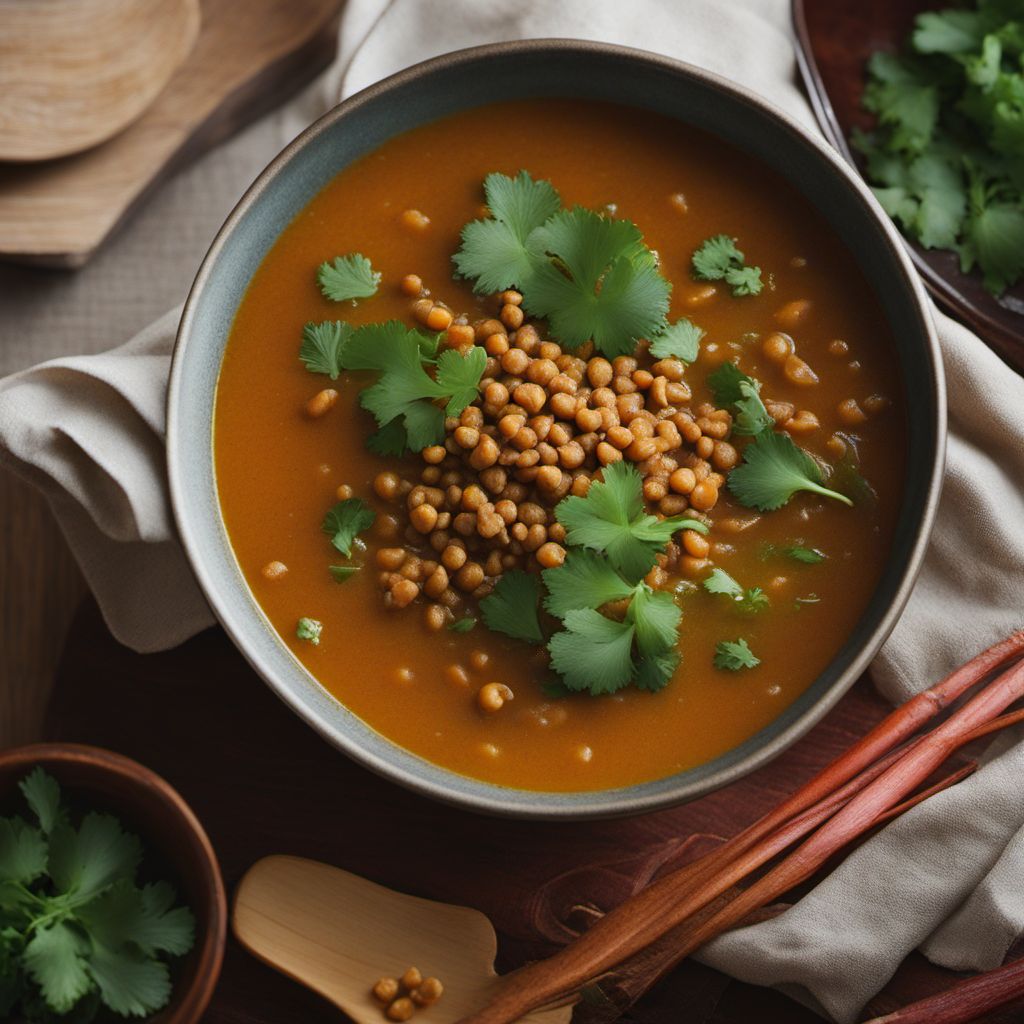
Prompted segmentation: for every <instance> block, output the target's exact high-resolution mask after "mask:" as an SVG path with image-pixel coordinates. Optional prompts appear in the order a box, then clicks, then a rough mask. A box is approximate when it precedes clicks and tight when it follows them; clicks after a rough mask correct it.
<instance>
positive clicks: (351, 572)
mask: <svg viewBox="0 0 1024 1024" xmlns="http://www.w3.org/2000/svg"><path fill="white" fill-rule="evenodd" d="M327 569H328V571H329V572H330V574H331V579H332V580H334V582H335V583H344V582H345V581H346V580H350V579H352V577H353V576H355V574H356V573H357V572H359V566H358V565H329V566H328V567H327Z"/></svg>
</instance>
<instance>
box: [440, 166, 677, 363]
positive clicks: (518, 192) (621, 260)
mask: <svg viewBox="0 0 1024 1024" xmlns="http://www.w3.org/2000/svg"><path fill="white" fill-rule="evenodd" d="M484 190H485V193H486V198H487V204H488V207H489V208H490V211H491V215H492V216H491V217H490V218H488V219H486V220H478V221H473V222H472V223H471V224H467V225H466V227H465V228H464V229H463V232H462V247H461V248H460V249H459V251H458V252H457V253H456V254H455V257H454V260H455V266H456V268H457V270H458V272H459V273H460V274H462V275H463V276H464V277H470V278H475V283H474V288H475V290H476V291H483V292H494V291H501V290H502V289H505V288H510V287H512V286H515V287H517V288H519V290H520V291H521V292H522V294H523V307H524V309H526V310H527V311H529V312H530V313H532V314H533V315H534V316H543V317H546V318H547V320H548V326H549V328H550V331H551V335H552V337H554V338H557V339H558V340H559V341H560V342H562V344H563V345H566V346H568V347H577V346H579V345H582V344H583V342H585V341H590V340H593V342H594V345H595V346H596V347H597V348H598V349H600V350H601V351H602V352H604V353H605V354H606V355H610V356H617V355H625V354H627V353H629V352H632V351H633V349H634V347H635V345H636V342H637V340H638V339H639V338H651V337H654V336H655V335H658V334H660V333H661V332H662V331H663V330H664V328H665V314H666V313H667V312H668V296H669V292H670V291H671V285H670V284H669V283H668V281H667V280H665V278H664V277H662V275H661V274H660V273H658V269H657V263H656V260H655V257H654V254H653V253H652V252H651V251H650V249H648V248H647V246H645V245H644V242H643V236H642V235H641V234H640V231H639V230H638V229H637V227H636V225H634V224H632V223H631V222H630V221H627V220H616V219H613V218H611V217H607V216H604V215H601V214H598V213H594V212H593V211H592V210H586V209H584V208H583V207H579V206H577V207H575V208H574V209H572V210H562V209H561V208H560V206H561V202H560V200H559V198H558V193H557V192H556V191H555V190H554V188H553V187H552V186H551V184H550V183H549V182H546V181H534V180H533V179H532V178H531V177H530V176H529V175H528V174H527V173H526V172H525V171H521V172H520V173H519V174H518V175H517V177H515V178H508V177H506V176H505V175H502V174H490V175H488V176H487V179H486V181H485V182H484Z"/></svg>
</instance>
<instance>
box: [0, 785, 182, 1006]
mask: <svg viewBox="0 0 1024 1024" xmlns="http://www.w3.org/2000/svg"><path fill="white" fill-rule="evenodd" d="M20 789H21V793H22V795H23V796H24V798H25V802H26V804H27V805H28V809H29V811H30V812H31V818H28V819H27V818H24V817H10V818H0V1016H3V1017H4V1018H5V1019H7V1018H8V1017H9V1016H11V1015H17V1014H16V1011H20V1015H21V1016H23V1017H24V1018H25V1019H26V1020H28V1021H41V1020H44V1019H45V1020H51V1019H53V1018H54V1016H56V1015H60V1016H61V1017H62V1018H63V1017H64V1015H72V1014H73V1015H74V1019H75V1020H82V1021H87V1020H91V1019H92V1018H93V1016H94V1015H95V1014H96V1012H97V1011H98V1010H99V1009H100V1006H101V1005H102V1006H104V1007H106V1008H107V1009H108V1010H110V1011H112V1012H113V1013H114V1014H117V1015H118V1016H122V1017H143V1016H147V1015H149V1014H152V1013H155V1012H156V1011H158V1010H160V1009H161V1008H163V1007H164V1006H166V1005H167V1003H168V1001H169V1000H170V995H171V974H170V969H169V962H170V961H171V959H173V958H175V957H180V956H182V955H184V954H185V953H187V952H188V951H189V950H190V949H191V948H192V944H193V941H194V936H195V921H194V918H193V916H192V914H191V912H190V911H189V910H188V908H186V907H184V906H175V902H176V897H175V892H174V889H173V888H172V887H171V886H170V885H169V884H168V883H167V882H156V883H153V884H148V885H144V886H140V885H138V884H137V882H136V873H137V871H138V868H139V864H140V861H141V860H142V844H141V843H140V842H139V840H138V838H137V837H136V836H134V835H132V834H130V833H128V832H126V831H125V830H124V829H123V827H122V825H121V823H120V822H119V821H118V820H117V819H116V818H114V817H112V816H110V815H106V814H97V813H88V814H86V815H85V816H84V817H83V818H82V819H81V820H80V821H79V822H78V823H77V824H76V823H75V822H74V819H73V817H72V814H71V813H70V811H69V810H68V808H67V807H66V806H65V805H64V804H63V803H62V801H61V791H60V786H59V785H58V783H57V782H56V780H54V779H53V778H52V777H51V776H49V775H47V774H46V773H45V772H44V771H43V770H42V769H41V768H36V769H34V770H33V771H32V772H31V774H29V775H28V777H27V778H25V779H24V780H23V781H22V782H21V784H20ZM68 1019H71V1017H69V1018H68Z"/></svg>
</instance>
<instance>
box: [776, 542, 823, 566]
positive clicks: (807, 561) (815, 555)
mask: <svg viewBox="0 0 1024 1024" xmlns="http://www.w3.org/2000/svg"><path fill="white" fill-rule="evenodd" d="M783 554H784V555H785V556H786V557H787V558H792V559H793V561H794V562H803V563H804V565H816V564H817V563H818V562H824V561H825V559H826V557H827V556H826V554H825V553H824V552H823V551H819V550H818V549H817V548H805V547H802V546H800V545H793V546H791V547H788V548H785V549H784V550H783Z"/></svg>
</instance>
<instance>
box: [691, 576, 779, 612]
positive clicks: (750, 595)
mask: <svg viewBox="0 0 1024 1024" xmlns="http://www.w3.org/2000/svg"><path fill="white" fill-rule="evenodd" d="M704 589H705V590H706V591H707V592H708V593H709V594H725V595H727V596H728V597H731V598H732V599H733V601H735V602H736V604H737V605H738V606H739V607H740V608H742V609H743V611H746V612H760V611H763V610H764V609H765V608H767V607H768V605H769V604H770V603H771V602H770V601H769V600H768V595H767V594H766V593H765V592H764V591H763V590H762V589H761V588H760V587H747V588H746V589H744V588H743V587H742V586H740V584H739V583H737V582H736V580H734V579H733V578H732V576H730V575H729V574H728V573H727V572H726V571H725V570H724V569H713V570H712V572H711V575H710V576H709V577H708V578H707V579H706V580H705V581H704Z"/></svg>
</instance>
